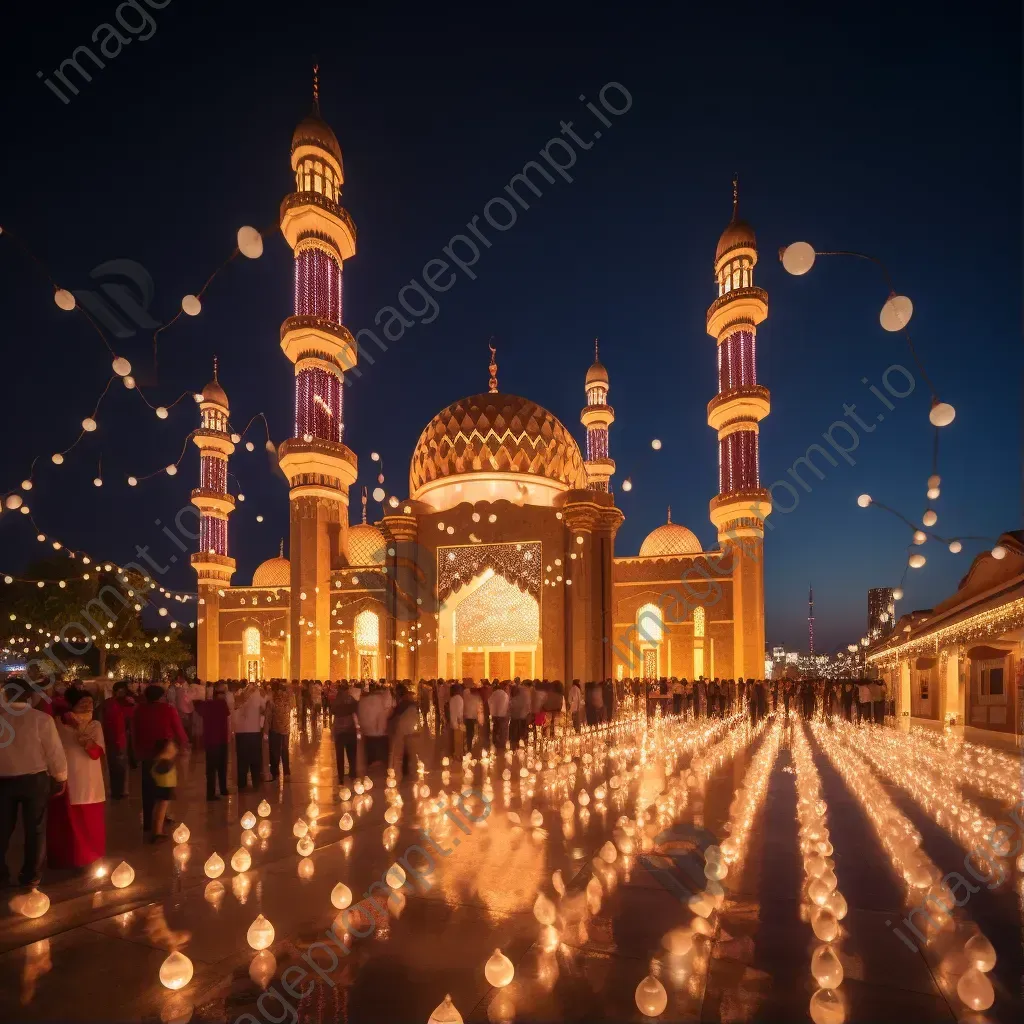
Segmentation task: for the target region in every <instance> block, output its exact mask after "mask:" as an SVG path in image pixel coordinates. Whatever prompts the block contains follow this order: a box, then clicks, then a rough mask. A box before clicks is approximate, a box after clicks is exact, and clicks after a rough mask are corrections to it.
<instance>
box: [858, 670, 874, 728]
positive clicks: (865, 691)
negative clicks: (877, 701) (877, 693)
mask: <svg viewBox="0 0 1024 1024" xmlns="http://www.w3.org/2000/svg"><path fill="white" fill-rule="evenodd" d="M857 713H858V716H859V718H860V721H862V722H863V721H864V719H865V718H866V719H867V720H868V721H869V722H870V721H871V683H869V682H868V680H866V679H861V680H860V682H858V683H857Z"/></svg>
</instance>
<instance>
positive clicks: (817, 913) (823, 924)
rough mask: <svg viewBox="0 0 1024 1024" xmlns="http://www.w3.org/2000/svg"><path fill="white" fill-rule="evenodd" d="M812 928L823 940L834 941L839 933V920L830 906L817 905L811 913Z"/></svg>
mask: <svg viewBox="0 0 1024 1024" xmlns="http://www.w3.org/2000/svg"><path fill="white" fill-rule="evenodd" d="M811 928H813V929H814V934H815V935H816V936H817V937H818V938H819V939H821V941H822V942H832V941H834V940H835V938H836V936H837V935H838V934H839V922H838V921H837V920H836V915H835V914H834V913H833V912H832V911H831V910H830V909H829V907H828V906H827V905H826V906H822V907H817V908H815V910H814V911H813V913H812V914H811Z"/></svg>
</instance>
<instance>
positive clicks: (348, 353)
mask: <svg viewBox="0 0 1024 1024" xmlns="http://www.w3.org/2000/svg"><path fill="white" fill-rule="evenodd" d="M291 166H292V171H293V172H294V174H295V191H294V192H292V193H291V194H290V195H288V196H286V197H285V199H284V202H283V203H282V204H281V233H282V234H283V235H284V237H285V240H286V241H287V242H288V244H289V245H290V246H291V248H292V252H293V254H294V274H295V309H294V313H293V315H292V316H290V317H288V319H287V320H285V321H284V323H283V324H282V325H281V348H282V349H283V350H284V354H285V355H286V356H287V357H288V358H289V359H290V360H291V361H292V363H293V364H294V366H295V434H294V436H293V437H292V438H290V439H289V440H287V441H285V442H284V443H283V444H282V445H281V447H280V449H279V452H278V455H279V459H280V464H281V469H282V470H283V471H284V473H285V475H286V476H287V477H288V482H289V484H290V488H291V489H290V492H289V496H290V501H291V531H290V543H289V555H290V558H291V675H292V677H293V678H296V679H327V678H329V676H330V655H331V651H330V593H329V588H330V576H331V569H332V568H334V567H336V566H338V565H341V564H344V562H345V560H346V558H347V555H348V490H349V487H351V486H352V484H354V483H355V481H356V475H357V463H356V457H355V455H354V454H353V452H351V451H350V450H349V449H348V448H347V447H346V446H345V444H344V437H345V423H344V407H343V403H342V391H343V388H344V375H345V373H346V371H348V370H351V369H352V368H353V367H354V366H355V363H356V343H355V339H354V338H353V337H352V334H351V332H350V331H349V330H348V328H347V327H345V326H344V325H343V324H342V265H343V263H344V261H345V260H346V259H348V258H349V257H350V256H354V255H355V251H356V228H355V224H353V223H352V218H351V217H350V216H349V214H348V211H347V210H345V208H344V207H343V206H342V205H341V190H342V186H343V184H344V181H345V175H344V170H343V165H342V159H341V147H340V146H339V145H338V139H337V137H336V136H335V134H334V132H333V131H332V130H331V128H330V126H329V125H328V124H327V123H326V122H325V121H324V120H323V118H322V117H321V116H320V88H319V78H318V69H317V68H314V69H313V109H312V111H311V112H310V114H309V116H308V117H306V118H305V119H304V120H303V121H302V122H301V123H300V124H299V126H298V127H297V128H296V129H295V133H294V135H293V136H292V150H291Z"/></svg>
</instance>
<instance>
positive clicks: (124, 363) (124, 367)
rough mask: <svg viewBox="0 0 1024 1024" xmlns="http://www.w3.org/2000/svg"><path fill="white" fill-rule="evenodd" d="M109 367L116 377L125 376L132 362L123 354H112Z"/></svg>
mask: <svg viewBox="0 0 1024 1024" xmlns="http://www.w3.org/2000/svg"><path fill="white" fill-rule="evenodd" d="M111 367H112V368H113V371H114V373H116V374H117V375H118V377H127V376H128V374H129V373H131V372H132V364H131V363H129V362H128V360H127V359H125V357H124V356H114V361H113V363H112V364H111Z"/></svg>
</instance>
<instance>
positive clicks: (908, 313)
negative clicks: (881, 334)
mask: <svg viewBox="0 0 1024 1024" xmlns="http://www.w3.org/2000/svg"><path fill="white" fill-rule="evenodd" d="M913 315H914V304H913V302H911V301H910V299H908V298H907V296H906V295H890V296H889V298H887V299H886V300H885V304H884V305H883V306H882V311H881V312H880V313H879V314H878V319H879V322H880V323H881V325H882V327H883V329H884V330H886V331H902V330H903V328H904V327H906V326H907V324H908V323H910V318H911V317H912V316H913Z"/></svg>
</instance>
